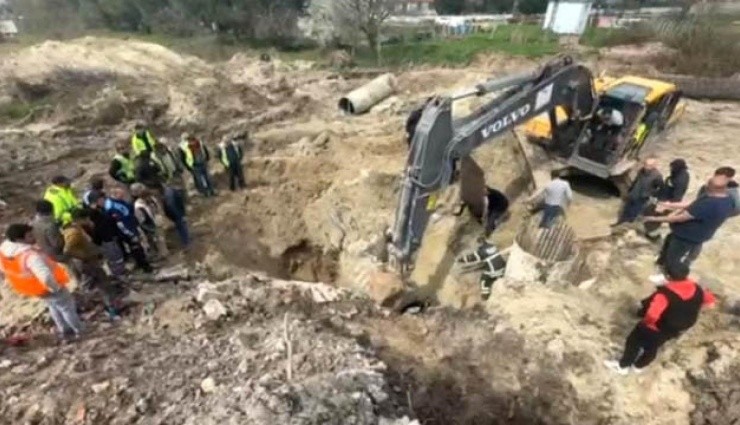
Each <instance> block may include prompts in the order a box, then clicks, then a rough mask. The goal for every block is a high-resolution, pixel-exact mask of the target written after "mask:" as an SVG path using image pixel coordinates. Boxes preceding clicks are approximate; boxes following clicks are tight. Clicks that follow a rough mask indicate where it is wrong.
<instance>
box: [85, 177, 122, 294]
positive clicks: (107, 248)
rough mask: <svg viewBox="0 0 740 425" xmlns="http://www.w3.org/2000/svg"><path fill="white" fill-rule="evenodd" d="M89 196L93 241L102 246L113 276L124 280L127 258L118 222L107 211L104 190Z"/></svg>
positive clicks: (101, 249)
mask: <svg viewBox="0 0 740 425" xmlns="http://www.w3.org/2000/svg"><path fill="white" fill-rule="evenodd" d="M89 198H90V199H91V200H92V201H91V203H90V207H89V209H88V212H89V215H90V220H91V221H92V223H93V228H92V231H91V236H92V241H93V243H95V245H97V246H99V247H100V251H101V252H102V254H103V257H104V258H105V262H106V264H107V265H108V271H109V272H110V274H111V276H112V277H113V278H114V279H116V280H118V281H122V282H123V281H125V275H126V259H125V257H124V254H123V249H122V247H121V241H120V236H119V231H118V223H117V222H116V220H115V219H114V218H113V217H111V216H110V215H108V214H107V213H106V212H105V194H104V193H103V192H98V191H96V192H93V193H91V194H90V196H89Z"/></svg>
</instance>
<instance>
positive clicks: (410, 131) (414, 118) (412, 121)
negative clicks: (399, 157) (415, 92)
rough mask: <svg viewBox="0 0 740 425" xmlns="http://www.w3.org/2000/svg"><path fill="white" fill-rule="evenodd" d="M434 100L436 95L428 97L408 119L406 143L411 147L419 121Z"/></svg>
mask: <svg viewBox="0 0 740 425" xmlns="http://www.w3.org/2000/svg"><path fill="white" fill-rule="evenodd" d="M432 100H434V97H429V98H427V100H425V101H424V103H423V104H422V105H420V106H418V107H416V108H414V110H413V111H411V113H410V114H409V117H408V118H407V119H406V144H407V145H409V147H411V142H412V141H413V139H414V134H416V127H417V126H418V125H419V121H421V115H422V114H423V113H424V108H426V107H427V105H429V104H430V103H431V102H432Z"/></svg>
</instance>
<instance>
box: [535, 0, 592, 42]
mask: <svg viewBox="0 0 740 425" xmlns="http://www.w3.org/2000/svg"><path fill="white" fill-rule="evenodd" d="M592 5H593V0H562V1H558V0H551V1H550V3H548V5H547V12H545V20H544V22H543V23H542V28H544V29H546V30H550V31H552V32H554V33H556V34H563V35H581V34H583V32H584V31H585V30H586V26H587V25H588V17H589V14H590V13H591V6H592Z"/></svg>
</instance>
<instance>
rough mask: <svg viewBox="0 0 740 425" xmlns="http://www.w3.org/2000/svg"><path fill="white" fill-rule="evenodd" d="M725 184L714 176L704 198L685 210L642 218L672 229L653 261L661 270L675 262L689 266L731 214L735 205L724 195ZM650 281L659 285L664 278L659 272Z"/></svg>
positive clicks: (721, 179)
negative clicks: (663, 224) (658, 254)
mask: <svg viewBox="0 0 740 425" xmlns="http://www.w3.org/2000/svg"><path fill="white" fill-rule="evenodd" d="M727 184H728V183H727V180H726V178H725V177H724V176H714V177H712V178H711V179H710V180H709V182H708V183H707V185H706V195H705V196H701V197H699V198H697V199H696V200H695V201H694V202H693V203H691V205H689V206H688V207H687V208H686V209H684V210H679V211H676V212H674V213H672V214H670V215H667V216H649V217H645V221H646V222H657V223H669V224H670V227H671V233H670V234H669V235H668V236H667V237H666V240H665V241H664V243H663V247H662V249H661V251H660V256H659V257H658V260H657V261H656V264H657V265H658V266H659V267H660V268H662V269H663V270H665V269H666V268H667V267H669V266H671V265H674V264H675V263H683V264H686V265H690V264H691V263H692V262H693V261H694V260H696V257H698V255H699V253H700V252H701V246H702V245H703V244H704V243H705V242H707V241H709V240H710V239H712V237H713V236H714V234H715V233H716V231H717V230H718V229H719V228H720V227H721V226H722V224H723V223H724V222H725V220H727V219H728V218H729V217H730V216H731V215H732V214H733V213H734V211H735V203H734V202H733V200H732V198H731V197H730V196H729V195H728V193H727ZM650 280H651V281H652V282H653V283H656V284H660V283H662V282H664V281H665V278H664V276H663V275H662V274H661V273H659V274H656V275H653V276H651V277H650Z"/></svg>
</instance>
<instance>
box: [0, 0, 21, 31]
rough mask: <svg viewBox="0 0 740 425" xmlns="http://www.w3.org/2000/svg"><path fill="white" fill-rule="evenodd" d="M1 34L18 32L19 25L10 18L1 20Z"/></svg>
mask: <svg viewBox="0 0 740 425" xmlns="http://www.w3.org/2000/svg"><path fill="white" fill-rule="evenodd" d="M0 1H2V0H0ZM0 34H18V27H16V26H15V22H13V21H11V20H10V19H7V20H0Z"/></svg>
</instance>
